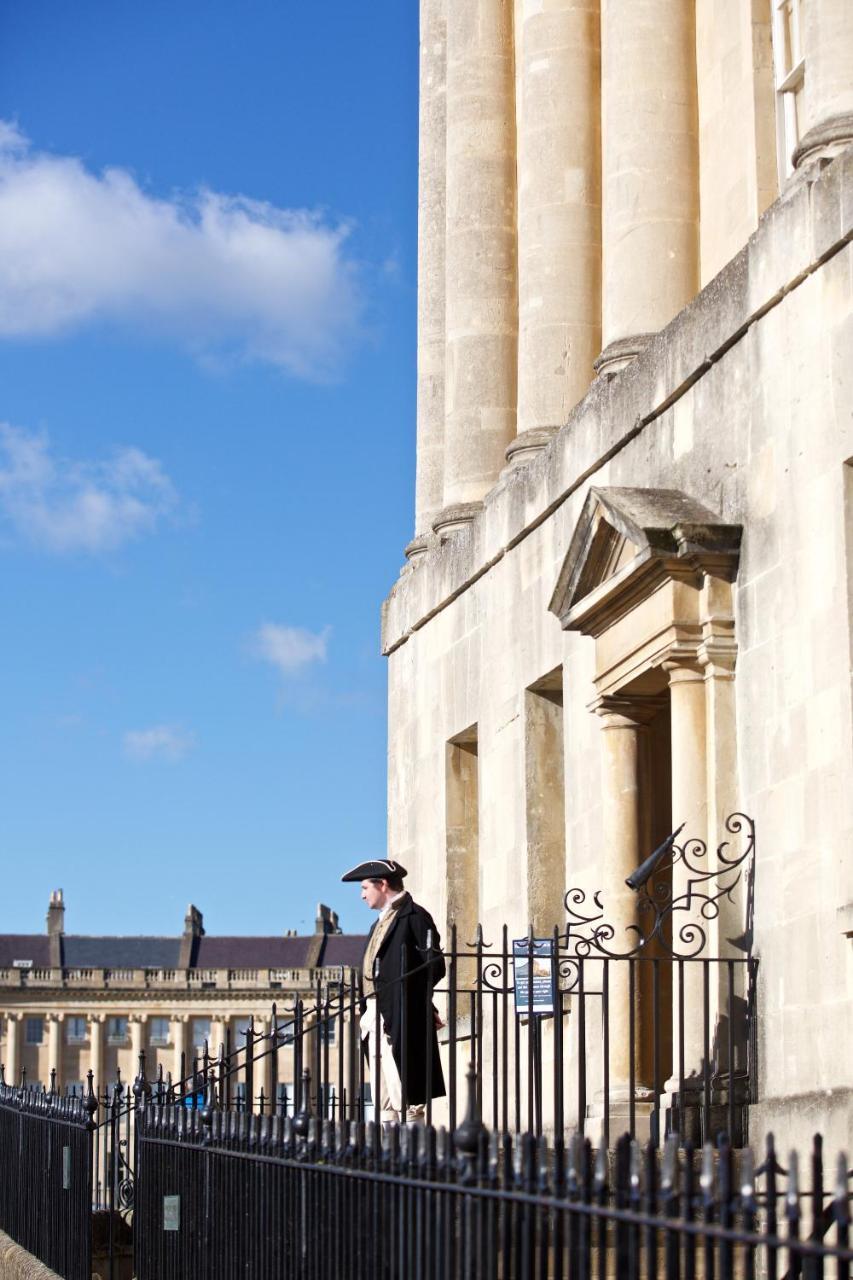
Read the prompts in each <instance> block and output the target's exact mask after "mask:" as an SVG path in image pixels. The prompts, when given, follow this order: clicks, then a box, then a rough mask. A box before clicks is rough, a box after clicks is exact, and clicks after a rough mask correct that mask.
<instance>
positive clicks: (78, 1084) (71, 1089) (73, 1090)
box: [65, 1080, 83, 1098]
mask: <svg viewBox="0 0 853 1280" xmlns="http://www.w3.org/2000/svg"><path fill="white" fill-rule="evenodd" d="M65 1092H66V1094H67V1095H68V1097H69V1098H82V1097H83V1081H82V1080H69V1082H68V1084H66V1086H65Z"/></svg>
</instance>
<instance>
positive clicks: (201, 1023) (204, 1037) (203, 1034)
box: [193, 1018, 210, 1049]
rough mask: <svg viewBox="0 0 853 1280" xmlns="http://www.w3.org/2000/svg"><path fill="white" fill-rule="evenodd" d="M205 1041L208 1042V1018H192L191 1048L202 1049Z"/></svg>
mask: <svg viewBox="0 0 853 1280" xmlns="http://www.w3.org/2000/svg"><path fill="white" fill-rule="evenodd" d="M205 1041H207V1043H208V1045H209V1044H210V1018H194V1019H193V1048H194V1049H203V1048H204V1044H205Z"/></svg>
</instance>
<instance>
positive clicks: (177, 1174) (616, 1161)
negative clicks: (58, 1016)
mask: <svg viewBox="0 0 853 1280" xmlns="http://www.w3.org/2000/svg"><path fill="white" fill-rule="evenodd" d="M306 1096H307V1094H306ZM476 1098H477V1090H476V1079H475V1076H474V1074H473V1072H472V1073H471V1076H470V1098H469V1108H468V1112H467V1115H466V1117H465V1119H464V1121H463V1123H462V1124H461V1125H460V1126H459V1127H458V1128H457V1130H456V1131H455V1132H454V1133H451V1132H448V1131H447V1130H446V1129H438V1130H436V1129H435V1128H433V1127H432V1126H430V1125H425V1126H409V1127H408V1128H407V1127H399V1126H393V1127H390V1128H388V1129H386V1130H384V1131H383V1129H382V1128H381V1126H379V1125H374V1124H372V1123H369V1124H368V1125H366V1126H365V1125H363V1124H361V1123H359V1122H356V1121H352V1122H341V1123H338V1124H336V1123H334V1122H332V1121H331V1120H322V1121H321V1120H318V1119H317V1118H316V1117H314V1116H311V1115H310V1114H309V1113H308V1112H307V1111H306V1112H301V1113H299V1114H298V1115H297V1116H296V1118H295V1119H291V1118H290V1117H287V1118H285V1119H280V1118H279V1117H278V1116H268V1115H267V1116H261V1115H247V1114H245V1113H240V1114H237V1113H233V1112H231V1113H227V1112H222V1111H220V1110H219V1109H218V1107H217V1106H216V1105H215V1100H214V1099H213V1098H210V1099H209V1104H208V1105H207V1106H205V1108H204V1109H203V1110H201V1111H195V1112H193V1111H188V1110H187V1108H186V1107H184V1106H181V1105H176V1104H170V1103H163V1104H159V1105H158V1104H156V1103H154V1104H149V1105H147V1106H146V1107H145V1108H144V1109H143V1110H142V1111H141V1112H140V1114H139V1118H138V1124H139V1194H138V1199H137V1205H136V1210H135V1223H134V1227H135V1233H136V1237H137V1248H136V1275H137V1277H138V1280H178V1278H179V1277H180V1278H181V1280H183V1277H186V1276H195V1275H199V1276H200V1275H204V1276H205V1277H209V1278H210V1280H219V1278H221V1280H232V1278H233V1277H234V1276H236V1275H246V1276H250V1277H256V1278H257V1280H261V1278H266V1277H273V1276H279V1275H294V1276H297V1275H298V1276H305V1277H309V1276H323V1275H335V1276H338V1277H341V1280H368V1278H369V1280H375V1278H376V1277H401V1276H410V1277H413V1278H414V1280H439V1278H441V1280H456V1278H459V1280H498V1277H500V1278H501V1280H533V1277H555V1278H557V1280H559V1277H572V1278H573V1280H590V1278H591V1277H592V1276H596V1277H599V1278H600V1280H604V1277H606V1276H614V1275H615V1276H616V1277H617V1278H618V1280H653V1278H656V1277H658V1276H661V1277H663V1276H665V1277H666V1280H681V1277H683V1278H684V1280H693V1277H696V1276H697V1275H703V1276H705V1277H708V1278H709V1280H710V1278H711V1277H713V1276H718V1277H719V1280H733V1278H734V1277H739V1278H742V1280H753V1277H755V1276H756V1274H762V1275H766V1276H768V1277H770V1278H771V1280H777V1278H778V1277H782V1276H785V1277H791V1278H793V1277H796V1276H799V1275H801V1274H803V1275H806V1276H811V1277H815V1278H817V1277H818V1276H823V1275H824V1274H829V1273H828V1272H827V1271H826V1268H827V1267H828V1266H830V1265H831V1267H832V1272H831V1274H833V1275H834V1276H837V1277H838V1278H839V1280H846V1278H847V1277H848V1276H849V1269H850V1263H851V1261H853V1253H851V1251H850V1249H849V1192H848V1168H847V1162H846V1159H845V1158H844V1157H843V1156H840V1157H839V1158H838V1161H837V1164H836V1169H835V1176H834V1177H833V1178H831V1179H830V1180H829V1186H828V1188H827V1189H826V1190H824V1165H823V1154H822V1149H821V1145H820V1141H819V1140H816V1142H815V1147H814V1150H813V1153H812V1158H811V1186H810V1187H808V1188H807V1189H806V1188H805V1187H804V1186H803V1185H802V1184H801V1182H800V1179H799V1176H798V1166H797V1159H796V1156H795V1155H794V1154H792V1155H791V1156H790V1157H789V1158H788V1164H787V1167H786V1168H783V1167H782V1166H781V1165H780V1164H779V1163H778V1161H777V1157H776V1153H775V1150H774V1147H773V1143H772V1140H770V1141H769V1142H768V1144H767V1151H766V1155H765V1159H764V1160H763V1162H762V1163H761V1165H760V1166H759V1167H756V1165H755V1161H754V1160H753V1157H752V1153H751V1152H750V1151H748V1150H746V1151H743V1152H741V1153H738V1154H737V1156H736V1154H735V1153H734V1152H733V1150H732V1148H731V1146H730V1144H729V1143H728V1140H727V1139H721V1140H720V1141H719V1142H718V1144H717V1145H716V1146H715V1147H712V1146H711V1145H710V1144H707V1145H706V1146H704V1147H703V1148H700V1149H699V1150H694V1149H693V1147H692V1146H691V1145H690V1144H687V1146H685V1147H679V1143H678V1141H677V1139H676V1138H674V1137H673V1138H671V1139H669V1140H668V1141H667V1143H666V1144H665V1146H664V1149H663V1151H661V1150H659V1149H657V1148H655V1147H654V1145H653V1144H651V1143H649V1144H648V1145H647V1146H646V1147H645V1148H642V1147H641V1146H640V1144H638V1143H637V1142H636V1141H632V1140H631V1139H630V1138H628V1137H627V1136H624V1137H622V1138H620V1139H619V1141H618V1142H617V1144H616V1148H615V1152H614V1153H613V1154H612V1155H611V1154H610V1153H608V1152H607V1150H606V1148H604V1147H603V1146H602V1147H599V1148H598V1150H597V1152H594V1151H593V1148H592V1146H591V1144H590V1142H589V1140H588V1139H586V1140H585V1139H582V1138H581V1137H580V1136H576V1137H575V1138H573V1139H572V1140H571V1141H570V1142H569V1143H568V1144H566V1143H564V1142H563V1141H562V1140H558V1141H557V1142H555V1143H553V1144H549V1143H548V1141H547V1140H546V1139H545V1138H544V1137H538V1138H537V1137H536V1136H535V1135H534V1134H530V1133H525V1134H520V1135H511V1134H508V1133H505V1134H500V1133H497V1132H489V1131H488V1130H486V1129H485V1127H484V1126H483V1125H482V1123H481V1122H480V1118H479V1113H478V1110H477V1101H476Z"/></svg>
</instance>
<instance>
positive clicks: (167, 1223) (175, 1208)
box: [163, 1196, 181, 1231]
mask: <svg viewBox="0 0 853 1280" xmlns="http://www.w3.org/2000/svg"><path fill="white" fill-rule="evenodd" d="M180 1229H181V1197H180V1196H163V1230H164V1231H180Z"/></svg>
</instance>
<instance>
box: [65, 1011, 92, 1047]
mask: <svg viewBox="0 0 853 1280" xmlns="http://www.w3.org/2000/svg"><path fill="white" fill-rule="evenodd" d="M65 1038H66V1040H67V1041H68V1043H69V1044H85V1043H86V1041H87V1039H88V1038H89V1028H88V1023H87V1021H86V1019H85V1018H79V1017H73V1018H66V1019H65Z"/></svg>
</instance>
